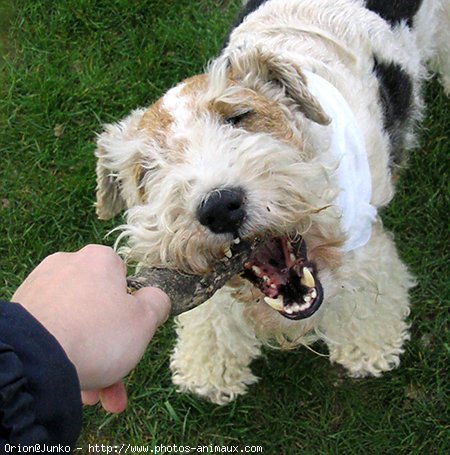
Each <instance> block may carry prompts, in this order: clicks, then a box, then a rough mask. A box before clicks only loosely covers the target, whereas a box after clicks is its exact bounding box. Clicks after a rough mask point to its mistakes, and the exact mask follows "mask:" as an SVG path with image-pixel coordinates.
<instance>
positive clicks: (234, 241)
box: [233, 237, 241, 245]
mask: <svg viewBox="0 0 450 455" xmlns="http://www.w3.org/2000/svg"><path fill="white" fill-rule="evenodd" d="M233 243H234V244H235V245H239V244H240V243H241V239H240V238H239V237H236V238H235V239H234V240H233Z"/></svg>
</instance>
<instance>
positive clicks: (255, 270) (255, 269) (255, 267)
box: [252, 265, 262, 275]
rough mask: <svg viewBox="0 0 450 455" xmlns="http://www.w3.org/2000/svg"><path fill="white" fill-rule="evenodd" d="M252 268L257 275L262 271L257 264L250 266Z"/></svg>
mask: <svg viewBox="0 0 450 455" xmlns="http://www.w3.org/2000/svg"><path fill="white" fill-rule="evenodd" d="M252 270H253V271H254V272H255V273H256V274H257V275H261V273H262V270H261V269H260V268H259V267H258V266H257V265H254V266H253V267H252Z"/></svg>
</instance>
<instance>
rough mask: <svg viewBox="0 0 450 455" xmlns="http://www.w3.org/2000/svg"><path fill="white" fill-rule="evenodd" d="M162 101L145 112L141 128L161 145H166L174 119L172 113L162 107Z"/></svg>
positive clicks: (140, 124)
mask: <svg viewBox="0 0 450 455" xmlns="http://www.w3.org/2000/svg"><path fill="white" fill-rule="evenodd" d="M162 100H163V98H160V99H159V100H158V101H157V102H156V103H154V104H152V105H151V106H150V107H149V108H148V109H147V110H146V111H145V113H144V115H143V116H142V119H141V121H140V123H139V128H140V129H142V130H144V131H146V132H147V133H148V134H149V135H150V136H151V137H152V138H153V139H155V140H156V141H157V142H159V143H160V144H165V142H166V138H167V135H168V133H169V131H170V128H171V125H172V123H173V120H174V119H173V117H172V115H171V114H170V112H169V111H167V110H166V109H164V108H163V107H162Z"/></svg>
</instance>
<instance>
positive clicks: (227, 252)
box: [223, 247, 233, 259]
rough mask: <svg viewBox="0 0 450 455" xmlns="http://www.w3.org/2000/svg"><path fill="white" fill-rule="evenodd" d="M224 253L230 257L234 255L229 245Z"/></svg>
mask: <svg viewBox="0 0 450 455" xmlns="http://www.w3.org/2000/svg"><path fill="white" fill-rule="evenodd" d="M223 254H225V256H226V257H227V258H228V259H230V258H231V257H232V256H233V253H232V251H231V250H230V248H229V247H228V248H227V249H226V250H225V251H224V252H223Z"/></svg>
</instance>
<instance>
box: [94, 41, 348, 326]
mask: <svg viewBox="0 0 450 455" xmlns="http://www.w3.org/2000/svg"><path fill="white" fill-rule="evenodd" d="M328 122H329V119H328V117H327V115H326V114H325V112H324V111H323V110H322V108H321V106H320V104H319V103H318V102H317V100H316V99H315V98H314V97H313V96H312V95H311V93H310V92H309V91H308V87H307V84H306V80H305V78H304V76H303V75H302V73H301V71H300V69H299V68H297V67H296V66H294V65H292V64H290V63H288V62H286V61H284V60H283V59H281V58H279V57H277V56H275V55H272V54H270V53H267V52H263V51H261V50H258V49H251V50H238V51H236V52H234V53H228V54H227V55H223V56H221V57H219V58H218V59H217V60H216V61H215V62H213V63H212V64H211V66H210V67H209V69H208V71H207V73H206V74H202V75H199V76H195V77H192V78H190V79H187V80H185V81H184V82H182V83H180V84H179V85H177V86H176V87H174V88H172V89H171V90H169V91H168V92H167V93H166V94H165V95H164V96H163V97H162V98H161V99H160V100H158V101H157V102H156V103H155V104H153V105H152V106H151V107H150V108H148V109H146V110H145V109H142V110H136V111H134V112H133V113H132V114H131V115H130V116H128V117H127V118H126V119H124V120H123V121H122V122H120V123H118V124H114V125H109V126H107V127H106V131H105V132H104V133H103V134H101V135H100V137H99V139H98V149H97V152H96V153H97V157H98V164H97V182H98V188H97V214H98V216H99V217H100V218H103V219H106V218H110V217H112V216H113V215H115V214H117V213H118V212H120V211H121V210H123V209H127V223H126V225H125V226H123V227H122V228H123V232H122V234H121V236H122V237H128V245H127V247H126V251H125V252H126V253H127V256H128V257H129V258H130V259H131V260H135V261H138V262H140V263H146V264H148V265H151V266H162V267H171V268H176V269H178V270H182V271H186V272H188V273H197V274H202V273H205V272H207V270H208V269H209V268H210V267H211V264H213V262H214V261H216V260H217V259H219V258H222V257H223V256H224V252H225V251H227V250H228V248H229V245H230V243H231V242H232V241H233V240H235V239H236V238H248V237H253V236H255V235H261V234H265V235H266V238H267V235H268V236H269V239H270V240H269V241H268V242H267V243H266V244H264V245H263V246H261V248H260V249H259V250H258V251H257V252H256V253H254V254H253V256H252V258H250V260H249V262H248V263H247V264H246V269H247V270H246V274H247V275H248V278H250V279H251V280H252V281H253V282H254V283H255V285H256V287H257V288H258V289H259V290H260V291H261V292H262V293H263V294H264V295H265V297H266V301H267V302H268V303H269V304H271V306H273V307H275V308H277V309H278V310H279V311H280V312H282V313H283V314H284V315H285V316H287V317H291V318H295V317H297V316H299V318H300V317H308V316H309V315H310V314H312V313H313V312H314V311H315V309H316V308H315V307H314V305H311V304H310V305H309V306H308V305H305V301H304V300H301V298H303V297H307V296H308V295H309V297H311V298H310V299H309V301H310V302H311V299H312V301H313V303H314V299H315V298H316V297H315V295H314V292H313V293H312V295H311V292H312V291H311V289H310V288H313V284H312V283H313V281H314V277H315V276H316V275H315V274H316V272H317V271H316V267H317V266H318V267H319V268H320V267H322V266H323V265H326V264H329V263H331V262H332V261H333V258H336V252H337V251H338V246H339V241H340V230H339V222H338V217H337V214H336V212H335V211H334V210H333V206H332V204H331V202H332V200H333V198H334V197H335V188H334V187H333V186H332V183H331V182H330V181H329V179H328V178H327V176H328V171H327V169H326V168H325V167H324V165H323V164H321V163H320V162H319V160H318V159H317V156H316V155H317V153H316V150H315V149H316V148H317V135H319V136H320V130H321V129H323V128H321V127H319V126H318V125H325V124H327V123H328ZM305 243H306V245H307V247H308V258H307V257H306V251H305ZM299 258H301V259H299ZM312 261H314V264H315V265H314V266H313V265H312V264H313V262H312ZM293 265H296V270H295V271H293V270H294V267H293ZM311 275H312V276H311ZM295 280H296V281H298V283H297V284H295V285H294V284H292V283H291V282H292V281H295ZM311 280H313V281H311ZM291 284H292V285H291ZM282 286H284V288H285V289H287V288H292V289H291V291H289V293H288V292H287V290H286V291H285V292H284V294H285V296H284V298H285V302H284V307H283V302H281V303H280V299H279V296H280V295H281V290H280V288H281V287H282ZM302 286H306V288H308V289H306V288H304V287H302ZM305 289H306V290H305ZM308 292H309V294H308ZM316 292H317V289H316ZM296 294H297V297H298V294H301V296H300V297H298V298H296ZM286 296H289V300H290V301H288V302H286V298H287V297H286ZM317 299H318V298H317ZM306 300H307V301H306V303H308V298H307V299H306ZM295 305H296V306H295ZM302 305H303V306H302ZM319 305H320V303H319ZM283 308H284V310H283ZM301 308H303V309H301ZM286 309H288V311H285V310H286ZM294 310H295V311H294Z"/></svg>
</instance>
